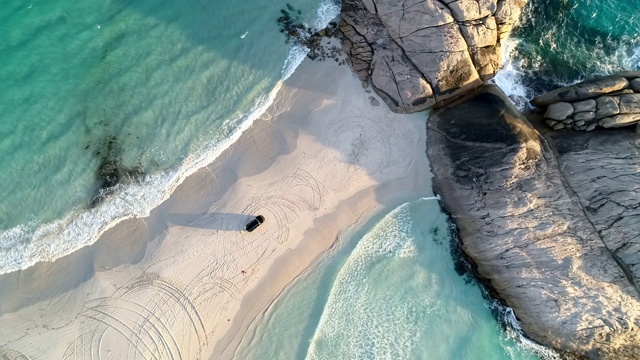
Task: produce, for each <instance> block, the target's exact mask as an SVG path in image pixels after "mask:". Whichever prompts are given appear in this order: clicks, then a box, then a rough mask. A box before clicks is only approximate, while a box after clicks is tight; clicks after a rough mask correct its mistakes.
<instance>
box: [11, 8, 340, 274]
mask: <svg viewBox="0 0 640 360" xmlns="http://www.w3.org/2000/svg"><path fill="white" fill-rule="evenodd" d="M339 13H340V6H339V5H337V4H336V2H335V1H333V0H325V1H324V2H323V3H322V4H320V6H319V8H318V10H317V12H316V16H315V19H314V24H315V25H316V26H317V27H318V28H323V27H325V26H327V25H328V23H329V21H331V20H332V19H333V18H335V17H336V16H337V15H338V14H339ZM307 52H308V50H307V49H304V48H297V47H294V48H292V49H291V50H290V51H289V54H288V57H287V59H286V60H285V62H284V65H283V67H282V72H281V74H282V76H281V81H280V82H278V83H277V84H276V86H275V87H274V89H273V90H272V91H271V92H270V93H268V94H265V95H263V96H261V97H260V98H259V99H258V100H257V102H256V104H255V105H254V106H253V107H252V109H251V110H250V111H248V112H247V113H246V114H242V115H240V116H238V117H236V118H233V119H229V120H227V121H225V122H224V124H223V125H222V127H221V129H220V131H219V132H218V134H217V136H216V138H214V139H213V140H212V141H210V142H208V143H207V144H205V145H204V146H203V147H202V148H201V149H200V150H199V151H197V152H195V153H194V154H192V155H190V156H188V157H187V158H185V159H184V160H183V161H181V162H180V163H179V164H178V165H176V166H175V167H174V168H172V169H170V170H168V171H165V172H163V173H159V174H154V175H150V176H146V177H145V178H144V179H142V180H140V181H138V182H136V183H133V184H127V185H118V186H117V187H116V189H115V191H114V193H113V194H112V195H111V196H109V197H108V198H106V199H104V200H103V201H102V202H101V203H100V204H99V205H98V206H96V207H95V208H93V209H90V210H86V209H81V210H75V211H72V212H70V213H69V214H68V215H67V216H66V217H65V218H63V219H60V220H57V221H54V222H50V223H46V224H23V225H20V226H17V227H14V228H11V229H8V230H6V231H4V232H2V233H0V259H1V260H0V275H1V274H5V273H9V272H13V271H17V270H21V269H26V268H27V267H29V266H32V265H34V264H36V263H37V262H41V261H54V260H56V259H58V258H60V257H63V256H65V255H68V254H71V253H72V252H74V251H76V250H78V249H80V248H82V247H84V246H88V245H91V244H93V243H94V242H95V241H97V240H98V238H99V237H100V235H101V234H103V233H104V232H105V231H107V230H108V229H110V228H111V227H113V226H114V225H115V224H117V223H119V222H120V221H122V220H126V219H129V218H135V217H146V216H148V215H149V213H150V212H151V210H152V209H154V208H155V207H157V206H158V205H159V204H161V203H162V202H163V201H165V200H166V199H168V198H169V196H170V195H171V193H172V192H173V191H174V190H175V189H176V188H177V187H178V185H180V184H181V183H182V182H183V181H184V180H185V179H186V178H187V177H188V176H189V175H191V174H193V173H195V172H196V171H197V170H199V169H201V168H202V167H204V166H207V165H208V164H210V163H211V162H213V161H214V160H215V159H216V158H217V157H218V156H220V154H221V153H222V152H223V151H224V150H225V149H227V148H228V147H229V146H231V145H232V144H233V143H234V142H235V141H237V140H238V139H239V138H240V135H242V133H243V132H244V131H245V130H247V129H248V128H249V127H250V126H251V124H252V123H253V122H254V121H255V120H256V119H258V118H259V117H260V116H261V115H262V114H263V113H264V112H265V111H266V110H267V109H268V108H269V106H271V105H272V104H273V102H274V100H275V99H276V96H277V94H278V92H279V90H280V88H281V87H282V81H284V80H286V79H287V78H288V77H290V76H291V74H293V72H294V71H295V69H296V68H297V67H298V66H299V65H300V63H302V61H303V60H304V58H305V56H306V54H307Z"/></svg>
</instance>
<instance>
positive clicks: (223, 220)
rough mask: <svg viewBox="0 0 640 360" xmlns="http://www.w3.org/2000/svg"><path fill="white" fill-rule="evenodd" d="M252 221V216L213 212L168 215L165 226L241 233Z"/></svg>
mask: <svg viewBox="0 0 640 360" xmlns="http://www.w3.org/2000/svg"><path fill="white" fill-rule="evenodd" d="M253 219H254V216H252V215H245V214H234V213H222V212H213V213H205V214H178V213H174V214H169V215H168V216H167V224H168V225H169V227H170V226H185V227H193V228H198V229H209V230H219V231H241V230H243V229H244V227H245V225H247V223H248V222H249V221H251V220H253Z"/></svg>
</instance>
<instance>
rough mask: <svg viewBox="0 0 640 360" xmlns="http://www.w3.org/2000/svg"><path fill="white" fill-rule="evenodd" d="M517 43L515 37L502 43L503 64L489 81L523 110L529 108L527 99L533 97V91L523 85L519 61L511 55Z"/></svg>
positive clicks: (522, 74)
mask: <svg viewBox="0 0 640 360" xmlns="http://www.w3.org/2000/svg"><path fill="white" fill-rule="evenodd" d="M518 43H519V41H518V40H517V39H511V38H509V39H507V40H505V41H504V42H503V43H502V62H503V64H504V65H503V67H502V69H500V71H498V73H497V74H496V76H495V77H494V78H493V79H492V80H491V81H492V82H493V83H494V84H496V85H498V86H499V87H500V89H502V91H504V93H505V94H506V95H507V96H508V97H509V99H511V101H512V102H513V103H514V104H515V105H516V107H517V108H518V109H519V110H521V111H523V110H526V109H529V108H531V105H530V104H529V100H531V99H532V98H533V97H534V93H533V90H532V89H530V88H528V87H526V86H525V85H524V83H523V77H524V73H523V71H522V70H521V68H520V63H519V62H518V61H517V60H515V59H514V57H513V55H514V52H515V48H516V46H518Z"/></svg>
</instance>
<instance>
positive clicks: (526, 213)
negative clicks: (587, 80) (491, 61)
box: [427, 86, 640, 359]
mask: <svg viewBox="0 0 640 360" xmlns="http://www.w3.org/2000/svg"><path fill="white" fill-rule="evenodd" d="M427 127H428V130H427V131H428V140H427V141H428V144H429V147H428V150H427V155H428V157H429V161H430V163H431V167H432V171H433V174H434V180H433V184H434V189H435V191H436V192H437V193H438V194H439V195H440V196H441V197H442V201H443V206H444V207H445V208H446V209H447V210H448V211H449V212H450V213H451V215H452V217H453V219H455V222H456V224H457V226H458V229H459V235H460V239H461V241H462V248H463V250H464V252H465V253H466V254H467V255H468V256H469V258H470V259H472V260H473V262H474V263H475V265H476V266H477V271H478V274H479V276H481V277H482V278H484V279H486V281H487V282H488V284H489V285H490V286H491V287H492V288H493V289H494V290H495V291H496V293H497V294H498V295H499V297H500V298H501V299H502V300H503V301H504V302H505V303H506V304H507V305H508V306H510V307H512V308H513V310H514V312H515V314H516V316H517V317H518V319H519V320H520V322H521V325H522V328H523V330H524V331H525V332H526V334H527V335H528V336H530V337H531V338H533V339H534V340H536V341H538V342H540V343H542V344H544V345H547V346H550V347H553V348H555V349H558V350H561V351H563V352H567V353H571V354H575V355H578V356H581V357H582V356H583V357H587V358H604V359H638V358H640V292H639V290H638V287H637V285H636V284H637V283H638V254H639V253H640V248H639V244H638V233H639V229H638V223H639V222H638V211H639V210H638V205H637V204H638V200H639V199H637V197H638V189H639V188H640V187H639V185H638V184H639V182H638V180H639V178H638V177H639V176H640V175H639V174H638V173H637V168H638V167H637V166H638V163H637V161H638V158H637V152H638V149H639V147H638V143H637V138H636V142H635V143H633V144H631V143H629V138H627V142H628V143H627V145H625V147H624V151H616V150H617V149H616V148H615V147H614V146H613V145H612V144H611V143H609V142H608V141H602V142H600V143H597V144H598V146H599V147H598V146H596V144H594V145H593V146H591V145H589V144H586V145H585V144H584V143H582V145H581V146H578V144H576V145H575V147H571V151H566V150H562V151H554V150H553V149H552V148H551V147H550V146H549V145H548V143H547V142H546V141H545V140H544V139H543V138H541V137H540V135H539V133H538V132H537V131H536V130H535V129H534V128H533V127H532V126H531V125H530V123H529V122H528V121H527V120H526V119H525V118H524V117H523V116H522V114H520V113H519V112H518V110H517V109H515V107H514V106H513V105H512V104H511V102H510V101H509V99H508V98H507V97H506V96H505V95H504V94H503V93H502V92H501V91H500V90H499V89H498V88H496V87H492V86H485V87H483V88H482V89H481V90H479V91H478V92H476V93H474V94H473V95H471V96H469V97H468V98H465V99H462V100H460V101H458V102H456V103H454V104H451V105H448V106H446V107H444V108H442V109H440V110H438V111H437V112H434V113H433V114H432V115H431V116H430V118H429V122H428V125H427ZM557 134H566V133H557ZM592 134H593V133H588V134H587V133H582V135H592ZM630 134H633V132H630ZM558 136H560V135H558ZM633 136H635V135H633ZM585 141H586V140H585ZM559 143H561V144H562V142H560V141H559ZM554 144H555V142H554ZM606 146H610V147H611V150H610V151H608V152H606V154H600V153H599V152H598V150H599V149H600V148H601V147H606ZM563 149H564V148H563ZM634 149H635V150H634ZM634 151H635V154H636V155H635V156H636V158H635V160H634V159H632V162H629V163H624V162H625V161H627V160H629V158H632V157H633V154H634ZM558 153H562V154H564V155H562V156H559V157H558V159H556V156H557V154H558ZM563 156H564V157H563ZM634 161H635V162H634ZM604 164H608V165H607V166H606V167H605V166H604ZM600 165H603V167H601V166H600ZM634 166H635V167H634ZM561 168H562V171H561V170H560V169H561ZM634 169H635V170H634ZM594 178H595V179H598V180H597V181H593V179H594ZM625 189H626V190H625ZM625 191H626V192H625ZM634 191H635V195H633V196H631V197H627V195H629V193H630V192H634Z"/></svg>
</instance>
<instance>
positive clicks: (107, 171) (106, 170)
mask: <svg viewBox="0 0 640 360" xmlns="http://www.w3.org/2000/svg"><path fill="white" fill-rule="evenodd" d="M89 147H90V144H89V145H87V146H86V147H85V149H88V148H89ZM122 154H123V148H122V145H121V143H120V141H119V140H118V138H117V137H116V136H114V135H109V136H105V137H104V139H103V140H102V141H101V142H100V144H98V149H97V150H96V151H95V153H94V155H95V156H96V157H97V158H98V159H99V160H100V164H99V165H98V168H97V170H96V180H97V182H98V188H97V190H96V194H95V195H94V196H93V198H92V199H91V207H95V206H96V205H98V204H99V203H100V202H101V201H102V200H104V199H105V198H106V197H107V196H109V195H110V194H112V193H113V192H114V191H115V190H116V188H117V187H118V185H119V184H122V183H130V182H133V181H138V180H140V179H142V177H143V176H144V170H143V168H142V165H141V164H137V165H136V166H134V167H128V166H125V164H124V162H123V160H122Z"/></svg>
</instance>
